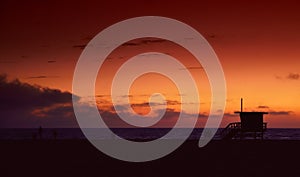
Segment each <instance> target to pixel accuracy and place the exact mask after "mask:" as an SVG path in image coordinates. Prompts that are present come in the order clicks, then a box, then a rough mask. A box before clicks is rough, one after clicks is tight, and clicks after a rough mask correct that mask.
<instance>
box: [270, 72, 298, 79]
mask: <svg viewBox="0 0 300 177" xmlns="http://www.w3.org/2000/svg"><path fill="white" fill-rule="evenodd" d="M275 78H276V79H278V80H284V79H288V80H299V79H300V74H299V73H289V74H288V75H287V76H285V77H283V76H278V75H275Z"/></svg>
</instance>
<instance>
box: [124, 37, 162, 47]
mask: <svg viewBox="0 0 300 177" xmlns="http://www.w3.org/2000/svg"><path fill="white" fill-rule="evenodd" d="M166 41H167V40H165V39H143V40H137V41H135V42H126V43H124V44H122V46H139V45H148V44H153V43H163V42H166Z"/></svg>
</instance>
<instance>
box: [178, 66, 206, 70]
mask: <svg viewBox="0 0 300 177" xmlns="http://www.w3.org/2000/svg"><path fill="white" fill-rule="evenodd" d="M199 69H200V70H202V69H203V67H201V66H189V67H186V68H180V70H199Z"/></svg>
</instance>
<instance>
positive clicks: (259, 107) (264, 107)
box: [257, 105, 270, 109]
mask: <svg viewBox="0 0 300 177" xmlns="http://www.w3.org/2000/svg"><path fill="white" fill-rule="evenodd" d="M257 108H258V109H269V108H270V107H269V106H264V105H260V106H257Z"/></svg>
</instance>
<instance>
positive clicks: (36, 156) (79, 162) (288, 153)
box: [0, 140, 300, 177]
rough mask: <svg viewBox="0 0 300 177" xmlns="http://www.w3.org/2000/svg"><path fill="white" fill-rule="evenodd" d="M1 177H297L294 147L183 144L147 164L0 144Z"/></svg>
mask: <svg viewBox="0 0 300 177" xmlns="http://www.w3.org/2000/svg"><path fill="white" fill-rule="evenodd" d="M0 147H1V160H0V161H1V166H0V169H1V171H0V174H1V176H3V177H6V176H28V177H33V176H41V177H43V176H53V177H55V176H74V177H75V176H80V177H89V176H103V177H110V176H114V177H122V176H130V177H144V176H145V177H146V176H152V177H157V176H170V177H172V176H187V177H189V176H199V177H201V176H203V177H265V176H282V177H300V141H263V142H262V141H228V142H224V141H213V142H211V143H209V144H208V145H207V146H206V147H204V148H201V149H200V148H198V146H197V141H187V142H186V143H185V144H184V145H183V146H181V147H180V148H179V149H177V150H176V151H174V152H173V153H171V154H170V155H168V156H166V157H164V158H162V159H159V160H155V161H151V162H145V163H129V162H123V161H119V160H115V159H112V158H110V157H108V156H106V155H104V154H102V153H101V152H99V151H98V150H97V149H96V148H94V147H93V146H92V145H91V144H89V142H87V141H86V140H58V141H25V140H24V141H0Z"/></svg>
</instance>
